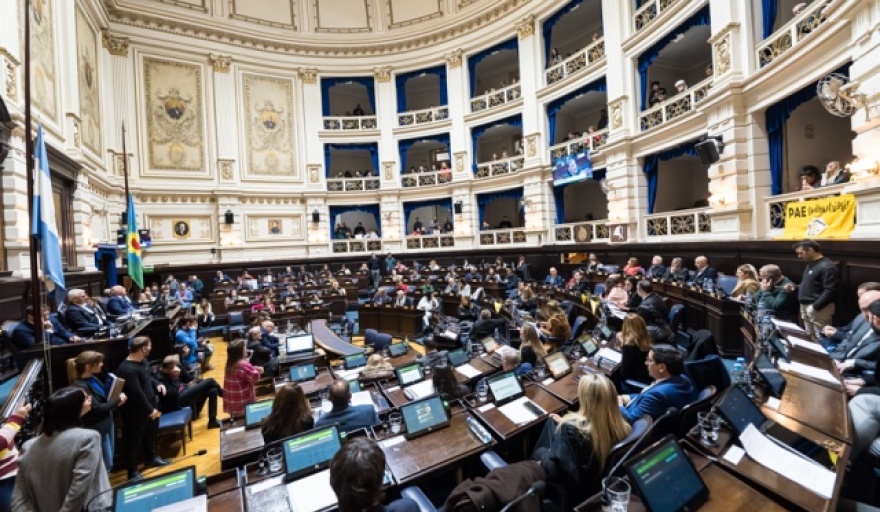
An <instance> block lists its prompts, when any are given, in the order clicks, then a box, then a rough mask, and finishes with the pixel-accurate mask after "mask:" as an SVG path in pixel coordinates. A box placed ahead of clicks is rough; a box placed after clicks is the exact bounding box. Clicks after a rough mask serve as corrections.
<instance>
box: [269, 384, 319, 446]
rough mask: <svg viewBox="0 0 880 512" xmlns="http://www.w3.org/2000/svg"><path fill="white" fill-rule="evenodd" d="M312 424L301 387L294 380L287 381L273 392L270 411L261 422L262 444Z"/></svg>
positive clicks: (288, 435)
mask: <svg viewBox="0 0 880 512" xmlns="http://www.w3.org/2000/svg"><path fill="white" fill-rule="evenodd" d="M314 426H315V419H314V418H313V417H312V408H311V406H310V405H309V401H308V399H306V394H305V393H304V392H303V389H302V387H300V385H299V384H297V383H296V382H290V383H287V384H285V385H284V386H282V387H280V388H278V391H276V392H275V400H274V401H273V402H272V412H270V413H269V416H267V417H266V421H264V422H263V427H262V429H261V432H262V434H263V444H264V445H266V444H269V443H274V442H275V441H278V440H281V439H285V438H287V437H290V436H293V435H296V434H299V433H300V432H305V431H306V430H311V429H312V428H313V427H314Z"/></svg>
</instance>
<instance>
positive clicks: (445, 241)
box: [406, 233, 455, 250]
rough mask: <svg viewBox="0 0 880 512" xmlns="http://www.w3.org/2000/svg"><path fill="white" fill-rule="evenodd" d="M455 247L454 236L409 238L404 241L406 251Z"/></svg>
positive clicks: (448, 234) (449, 234)
mask: <svg viewBox="0 0 880 512" xmlns="http://www.w3.org/2000/svg"><path fill="white" fill-rule="evenodd" d="M451 247H455V236H453V235H452V233H447V234H445V235H420V236H410V237H407V239H406V248H407V249H413V250H414V249H448V248H451Z"/></svg>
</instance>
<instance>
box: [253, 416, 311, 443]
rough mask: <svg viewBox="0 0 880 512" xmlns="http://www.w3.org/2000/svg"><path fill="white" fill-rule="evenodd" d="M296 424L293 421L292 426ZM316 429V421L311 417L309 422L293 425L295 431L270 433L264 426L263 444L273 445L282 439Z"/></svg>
mask: <svg viewBox="0 0 880 512" xmlns="http://www.w3.org/2000/svg"><path fill="white" fill-rule="evenodd" d="M293 423H295V422H294V421H293V420H291V424H293ZM314 427H315V419H314V418H312V417H309V418H308V420H306V421H305V422H302V423H300V424H296V425H293V429H292V430H290V431H288V432H277V431H268V430H266V425H263V430H262V433H263V444H269V443H273V442H275V441H278V440H280V439H284V438H285V437H290V436H294V435H296V434H299V433H300V432H305V431H306V430H311V429H312V428H314Z"/></svg>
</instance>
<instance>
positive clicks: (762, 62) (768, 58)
mask: <svg viewBox="0 0 880 512" xmlns="http://www.w3.org/2000/svg"><path fill="white" fill-rule="evenodd" d="M832 1H833V0H819V1H816V2H813V3H812V4H810V5H809V6H808V7H807V8H806V9H804V12H802V13H800V14H798V15H797V16H795V17H794V19H792V20H791V21H789V22H788V23H786V24H785V25H784V26H783V27H782V28H780V29H779V30H777V31H776V32H774V33H773V34H771V35H770V37H768V38H767V39H765V40H764V41H762V42H761V44H759V45H758V48H757V50H756V52H757V54H758V65H759V66H761V67H764V66H766V65H767V64H770V63H771V62H773V61H775V60H776V59H778V58H779V57H780V56H781V55H782V54H784V53H785V52H787V51H788V50H790V49H792V48H794V47H795V46H796V45H797V44H798V43H800V42H801V41H802V40H803V39H804V38H805V37H807V36H808V35H810V34H812V33H813V32H814V31H815V30H816V29H817V28H819V25H821V24H823V23H825V15H824V14H822V11H823V10H824V9H825V8H826V7H828V5H829V4H830V3H831V2H832Z"/></svg>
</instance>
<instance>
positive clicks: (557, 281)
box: [544, 267, 564, 288]
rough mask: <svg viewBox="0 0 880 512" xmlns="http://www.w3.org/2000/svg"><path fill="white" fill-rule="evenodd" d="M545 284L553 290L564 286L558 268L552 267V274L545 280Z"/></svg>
mask: <svg viewBox="0 0 880 512" xmlns="http://www.w3.org/2000/svg"><path fill="white" fill-rule="evenodd" d="M544 284H546V285H547V286H550V287H553V288H559V287H561V286H562V285H563V284H564V281H563V279H562V276H561V275H559V272H557V270H556V267H550V273H549V274H547V277H545V278H544Z"/></svg>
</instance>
